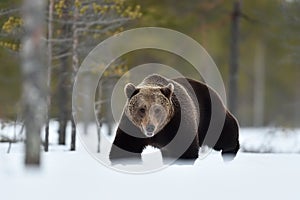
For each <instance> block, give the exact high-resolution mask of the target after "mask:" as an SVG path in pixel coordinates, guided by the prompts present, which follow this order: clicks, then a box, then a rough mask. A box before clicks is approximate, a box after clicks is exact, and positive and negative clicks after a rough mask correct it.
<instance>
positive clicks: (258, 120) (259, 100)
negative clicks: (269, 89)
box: [253, 41, 265, 127]
mask: <svg viewBox="0 0 300 200" xmlns="http://www.w3.org/2000/svg"><path fill="white" fill-rule="evenodd" d="M255 53H256V54H255V60H254V91H253V92H254V95H253V97H254V100H253V109H254V112H253V125H254V126H256V127H258V126H263V123H264V103H265V98H264V97H265V48H264V45H263V43H262V42H261V41H260V42H258V43H257V46H256V51H255Z"/></svg>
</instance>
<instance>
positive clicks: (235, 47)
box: [228, 0, 241, 114]
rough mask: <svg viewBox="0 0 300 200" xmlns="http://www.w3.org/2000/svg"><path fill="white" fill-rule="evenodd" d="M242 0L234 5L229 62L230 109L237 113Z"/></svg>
mask: <svg viewBox="0 0 300 200" xmlns="http://www.w3.org/2000/svg"><path fill="white" fill-rule="evenodd" d="M240 18H241V0H236V1H235V2H234V6H233V12H232V19H231V20H232V22H231V41H230V58H229V59H230V61H229V62H230V63H229V99H228V100H229V102H228V103H229V109H230V111H231V112H232V113H233V114H237V102H238V100H237V98H238V87H237V84H238V67H239V66H238V65H239V63H238V61H239V37H240V26H239V23H240Z"/></svg>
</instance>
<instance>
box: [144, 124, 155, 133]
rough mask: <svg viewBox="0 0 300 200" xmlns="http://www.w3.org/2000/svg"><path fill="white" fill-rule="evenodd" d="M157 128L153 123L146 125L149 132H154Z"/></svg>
mask: <svg viewBox="0 0 300 200" xmlns="http://www.w3.org/2000/svg"><path fill="white" fill-rule="evenodd" d="M154 129H155V126H154V125H153V124H148V125H147V126H146V131H147V132H149V133H152V132H153V131H154Z"/></svg>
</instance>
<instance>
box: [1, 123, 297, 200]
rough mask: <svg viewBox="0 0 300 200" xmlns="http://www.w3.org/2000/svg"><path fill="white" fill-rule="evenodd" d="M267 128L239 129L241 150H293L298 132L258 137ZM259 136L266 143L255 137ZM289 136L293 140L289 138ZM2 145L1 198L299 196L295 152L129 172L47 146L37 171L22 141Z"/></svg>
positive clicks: (217, 157)
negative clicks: (27, 158)
mask: <svg viewBox="0 0 300 200" xmlns="http://www.w3.org/2000/svg"><path fill="white" fill-rule="evenodd" d="M273 130H274V129H259V130H258V129H256V130H253V129H243V130H242V134H241V143H242V145H243V148H244V146H247V145H248V147H247V148H248V149H252V150H253V149H258V148H261V147H263V146H268V147H267V149H270V148H269V147H272V146H273V147H272V148H273V149H272V150H274V148H275V147H274V146H276V145H275V144H276V143H277V146H280V149H281V150H284V151H286V152H289V151H291V149H292V150H293V149H298V150H299V140H297V139H299V137H298V136H299V134H298V133H299V131H295V134H294V135H293V136H291V135H292V133H288V134H291V135H288V136H286V134H284V135H285V136H282V135H280V136H278V137H279V138H280V137H286V138H285V139H282V138H281V139H278V137H276V138H277V139H270V138H271V137H267V136H262V135H264V134H269V133H270V131H273ZM11 131H12V130H11ZM280 132H284V131H283V130H281V131H279V129H278V130H277V132H276V134H280ZM292 132H293V131H292ZM0 133H1V132H0ZM2 133H3V132H2ZM11 133H12V132H11ZM245 134H246V135H245ZM265 137H267V138H268V140H267V142H264V141H262V140H261V138H264V140H265ZM290 137H294V138H293V139H291V141H290V139H289V138H290ZM54 140H55V137H54V138H52V139H51V142H52V144H54ZM295 140H296V142H295ZM279 141H281V142H279ZM292 141H293V142H292ZM7 148H8V144H7V143H0V199H1V200H2V199H3V200H4V199H5V200H6V199H8V200H18V199H26V200H27V199H32V200H35V199H43V200H48V199H49V200H54V199H72V200H77V199H86V200H89V199H109V200H112V199H117V200H120V199H122V200H123V199H130V200H132V199H151V200H153V199H218V200H220V199H251V200H253V199H272V200H274V199H299V198H300V190H299V180H300V171H299V169H300V154H296V153H289V154H288V153H281V154H274V153H268V154H262V153H261V154H255V153H244V152H240V153H239V154H238V155H237V157H236V159H235V160H234V161H232V162H229V163H224V162H223V161H222V158H221V156H220V155H219V153H212V154H210V155H209V156H208V157H206V158H205V159H203V160H197V161H196V163H195V165H193V166H190V165H173V166H170V167H168V168H165V169H163V170H160V171H158V172H155V173H149V174H142V175H133V174H126V173H120V172H117V171H114V170H111V169H109V168H107V167H104V166H103V165H101V164H100V163H99V162H98V161H96V160H95V159H93V158H92V157H91V156H90V155H89V154H88V153H87V152H86V151H85V150H84V149H83V147H82V146H81V145H80V143H78V150H77V151H76V152H69V151H67V150H68V147H59V146H57V145H51V148H50V152H48V153H43V155H42V163H43V164H42V167H41V169H40V170H33V169H25V168H24V167H23V158H24V157H23V153H21V152H22V149H23V145H22V144H20V143H19V144H13V146H12V148H11V152H10V154H7V153H6V151H7ZM245 148H246V147H245ZM276 150H278V149H276ZM298 150H297V151H298ZM297 151H296V150H295V152H297ZM266 152H267V151H266Z"/></svg>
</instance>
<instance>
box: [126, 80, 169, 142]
mask: <svg viewBox="0 0 300 200" xmlns="http://www.w3.org/2000/svg"><path fill="white" fill-rule="evenodd" d="M124 91H125V94H126V96H127V98H128V101H127V106H126V107H125V110H124V112H125V115H126V116H127V117H128V118H129V120H130V121H131V122H132V123H133V124H134V125H135V126H137V127H138V128H139V129H140V130H141V132H142V133H143V134H144V135H145V136H146V137H152V136H154V135H155V134H157V133H158V132H159V131H161V130H162V129H163V128H164V127H165V126H166V125H167V124H168V123H169V121H170V120H171V119H172V117H173V113H174V107H173V104H172V100H171V97H172V94H173V92H174V85H173V84H172V83H169V84H168V85H167V86H163V87H159V86H151V85H145V86H141V87H136V86H134V85H133V84H132V83H128V84H127V85H126V86H125V88H124Z"/></svg>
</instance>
